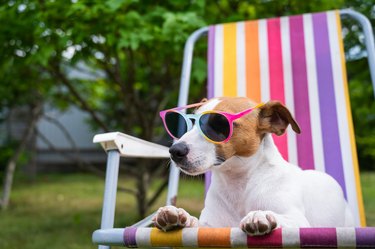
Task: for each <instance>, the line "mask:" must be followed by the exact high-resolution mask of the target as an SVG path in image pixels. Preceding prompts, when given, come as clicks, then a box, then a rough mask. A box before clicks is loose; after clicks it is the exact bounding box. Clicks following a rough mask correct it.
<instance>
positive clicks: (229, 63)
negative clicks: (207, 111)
mask: <svg viewBox="0 0 375 249" xmlns="http://www.w3.org/2000/svg"><path fill="white" fill-rule="evenodd" d="M236 31H237V30H236V23H229V24H224V25H223V36H224V39H223V41H224V42H223V43H224V53H223V63H224V64H223V95H224V96H228V97H234V96H237V58H236V48H237V46H236V41H237V32H236Z"/></svg>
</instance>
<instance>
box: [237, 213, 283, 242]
mask: <svg viewBox="0 0 375 249" xmlns="http://www.w3.org/2000/svg"><path fill="white" fill-rule="evenodd" d="M240 227H241V229H242V230H243V231H244V232H246V233H247V234H249V235H251V236H258V235H264V234H268V233H270V232H271V231H272V230H273V229H275V228H276V227H277V222H276V219H275V217H274V215H273V214H271V213H270V212H267V211H252V212H250V213H248V215H246V216H245V218H243V219H242V221H241V225H240Z"/></svg>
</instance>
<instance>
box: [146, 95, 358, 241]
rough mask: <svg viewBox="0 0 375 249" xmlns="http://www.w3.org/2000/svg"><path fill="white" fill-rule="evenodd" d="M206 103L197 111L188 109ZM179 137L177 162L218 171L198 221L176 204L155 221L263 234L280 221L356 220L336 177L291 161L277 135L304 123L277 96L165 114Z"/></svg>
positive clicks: (174, 152) (194, 171) (165, 226)
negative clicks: (264, 100)
mask: <svg viewBox="0 0 375 249" xmlns="http://www.w3.org/2000/svg"><path fill="white" fill-rule="evenodd" d="M192 107H199V108H198V109H197V110H196V111H195V114H184V113H182V112H180V110H182V109H186V108H192ZM160 115H161V117H162V119H163V122H164V125H165V128H166V130H167V132H168V133H169V134H170V135H171V136H172V137H173V138H175V139H178V141H176V142H175V143H174V144H173V146H172V147H171V148H170V154H171V158H172V160H173V161H174V162H175V163H176V165H177V167H179V168H180V169H181V170H182V171H183V172H184V173H186V174H189V175H199V174H203V173H205V172H207V171H208V170H211V171H212V180H211V186H210V188H209V190H208V192H207V195H206V200H205V206H204V209H203V210H202V213H201V215H200V218H199V220H198V219H197V218H196V217H193V216H191V215H189V214H188V213H187V212H186V211H185V210H184V209H182V208H177V207H174V206H165V207H161V208H159V210H158V212H157V214H156V215H155V217H154V219H153V221H154V224H155V226H156V227H158V228H159V229H162V230H164V231H167V230H171V229H174V228H182V227H197V226H202V227H236V226H240V227H241V229H242V230H243V231H244V232H246V233H247V234H249V235H252V236H256V235H264V234H268V233H270V232H271V231H272V230H273V229H275V228H278V227H342V226H354V219H353V216H352V214H351V212H350V209H349V206H348V204H347V203H346V201H345V198H344V195H343V192H342V189H341V187H340V186H339V184H338V183H337V182H336V181H335V180H334V179H333V178H332V177H331V176H329V175H327V174H325V173H322V172H319V171H314V170H301V169H300V168H299V167H298V166H295V165H292V164H290V163H288V162H287V161H285V160H284V159H283V158H282V156H281V155H280V153H279V151H278V150H277V148H276V146H275V144H274V142H273V139H272V136H271V134H272V133H274V134H276V135H282V134H283V133H284V132H285V130H286V128H287V127H288V125H289V124H290V125H291V127H292V129H293V130H294V131H295V132H296V133H300V128H299V126H298V124H297V123H296V121H295V120H294V118H293V117H292V115H291V114H290V112H289V110H288V109H287V108H286V107H285V106H284V105H282V104H281V103H280V102H277V101H270V102H267V103H265V104H262V105H257V106H256V105H255V104H254V102H252V101H251V100H249V99H247V98H224V97H223V98H214V99H211V100H209V101H207V100H205V101H203V102H202V103H199V104H193V105H190V106H186V107H182V108H174V109H169V110H165V111H162V112H161V113H160Z"/></svg>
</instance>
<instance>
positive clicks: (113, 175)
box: [99, 150, 120, 249]
mask: <svg viewBox="0 0 375 249" xmlns="http://www.w3.org/2000/svg"><path fill="white" fill-rule="evenodd" d="M119 163H120V153H119V152H118V151H117V150H110V151H108V158H107V169H106V177H105V187H104V198H103V210H102V222H101V227H100V228H101V229H108V228H113V225H114V219H115V207H116V193H117V181H118V172H119ZM110 248H111V247H110V246H103V245H100V246H99V249H110Z"/></svg>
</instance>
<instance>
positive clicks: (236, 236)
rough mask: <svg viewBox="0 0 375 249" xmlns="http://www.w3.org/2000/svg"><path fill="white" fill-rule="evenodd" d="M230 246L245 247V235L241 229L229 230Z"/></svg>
mask: <svg viewBox="0 0 375 249" xmlns="http://www.w3.org/2000/svg"><path fill="white" fill-rule="evenodd" d="M230 243H231V247H247V235H246V233H244V232H243V231H242V230H241V229H238V228H232V229H231V230H230Z"/></svg>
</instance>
